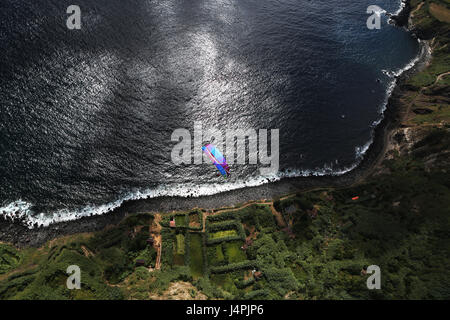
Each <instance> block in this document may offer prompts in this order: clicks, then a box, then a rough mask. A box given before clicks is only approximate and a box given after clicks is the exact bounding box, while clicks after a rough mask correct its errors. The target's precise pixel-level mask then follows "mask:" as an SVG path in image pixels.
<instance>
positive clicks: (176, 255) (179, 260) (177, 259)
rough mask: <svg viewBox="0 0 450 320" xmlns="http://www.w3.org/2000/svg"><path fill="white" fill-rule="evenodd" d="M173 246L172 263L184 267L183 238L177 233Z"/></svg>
mask: <svg viewBox="0 0 450 320" xmlns="http://www.w3.org/2000/svg"><path fill="white" fill-rule="evenodd" d="M175 239H176V241H175V245H174V248H173V263H174V264H175V265H178V266H183V265H184V258H185V257H184V253H185V242H184V240H185V237H184V235H183V234H181V233H179V234H177V235H176V236H175Z"/></svg>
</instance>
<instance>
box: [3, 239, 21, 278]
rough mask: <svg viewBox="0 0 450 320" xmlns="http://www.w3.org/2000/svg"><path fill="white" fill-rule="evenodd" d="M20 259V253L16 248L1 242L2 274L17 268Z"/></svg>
mask: <svg viewBox="0 0 450 320" xmlns="http://www.w3.org/2000/svg"><path fill="white" fill-rule="evenodd" d="M20 259H21V256H20V253H19V252H18V251H17V250H16V249H15V248H13V247H12V246H9V245H6V244H1V243H0V274H2V273H5V272H7V271H9V270H12V269H15V268H16V267H17V266H18V265H19V263H20Z"/></svg>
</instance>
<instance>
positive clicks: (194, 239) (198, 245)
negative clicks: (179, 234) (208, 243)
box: [189, 233, 204, 278]
mask: <svg viewBox="0 0 450 320" xmlns="http://www.w3.org/2000/svg"><path fill="white" fill-rule="evenodd" d="M190 237H191V239H190V240H191V241H190V249H189V252H190V258H191V259H190V270H191V273H192V276H193V277H194V278H199V277H201V276H202V275H203V272H204V270H203V269H204V268H203V266H204V260H203V239H202V235H201V234H198V233H194V234H191V236H190Z"/></svg>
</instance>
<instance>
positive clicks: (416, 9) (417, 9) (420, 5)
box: [410, 1, 425, 17]
mask: <svg viewBox="0 0 450 320" xmlns="http://www.w3.org/2000/svg"><path fill="white" fill-rule="evenodd" d="M424 4H425V1H423V2H421V3H419V5H418V6H417V8H415V9H414V10H413V11H411V14H410V17H412V16H414V13H416V12H417V11H419V10H420V9H421V8H422V6H423V5H424Z"/></svg>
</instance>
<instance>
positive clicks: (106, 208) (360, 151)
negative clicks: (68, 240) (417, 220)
mask: <svg viewBox="0 0 450 320" xmlns="http://www.w3.org/2000/svg"><path fill="white" fill-rule="evenodd" d="M369 146H370V142H369V143H367V144H365V145H363V146H361V147H356V148H355V157H356V159H357V162H356V163H354V164H353V165H352V166H350V167H347V168H343V169H336V168H334V163H330V164H326V165H324V166H323V167H322V168H316V169H311V170H298V169H287V170H285V171H282V172H278V173H277V174H273V175H266V176H258V177H252V178H249V179H247V180H244V181H238V182H234V183H229V184H228V183H227V184H223V183H209V184H202V185H196V184H194V183H183V184H174V185H161V186H159V187H157V188H155V189H146V190H143V191H137V192H133V193H129V194H127V195H126V196H124V197H122V198H121V199H118V200H116V201H113V202H110V203H107V204H104V205H100V206H86V207H84V208H82V209H80V210H74V211H71V210H67V209H63V210H58V211H56V212H53V213H50V214H47V213H43V212H42V213H36V212H34V211H33V210H32V207H33V204H32V203H29V202H26V201H23V200H17V201H14V202H12V203H10V204H8V205H6V206H4V207H0V215H2V216H4V217H8V218H10V219H12V220H20V221H22V222H23V223H24V224H25V225H26V226H27V227H28V228H29V229H33V228H34V227H35V226H36V225H38V226H43V227H45V226H49V225H50V224H53V223H58V222H67V221H72V220H77V219H80V218H82V217H89V216H95V215H102V214H105V213H107V212H110V211H112V210H114V209H116V208H118V207H120V206H121V205H122V204H123V203H124V202H125V201H128V200H139V199H151V198H158V197H185V198H186V197H194V198H198V197H201V196H210V195H214V194H218V193H222V192H226V191H232V190H237V189H241V188H248V187H257V186H260V185H263V184H266V183H271V182H275V181H279V180H281V179H283V178H291V177H292V178H294V177H310V176H339V175H343V174H345V173H347V172H349V171H351V170H353V169H354V168H356V167H357V166H358V165H359V163H360V162H361V160H362V159H363V156H364V154H365V153H366V151H367V150H368V148H369ZM335 162H336V163H337V162H338V161H337V160H336V161H335Z"/></svg>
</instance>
